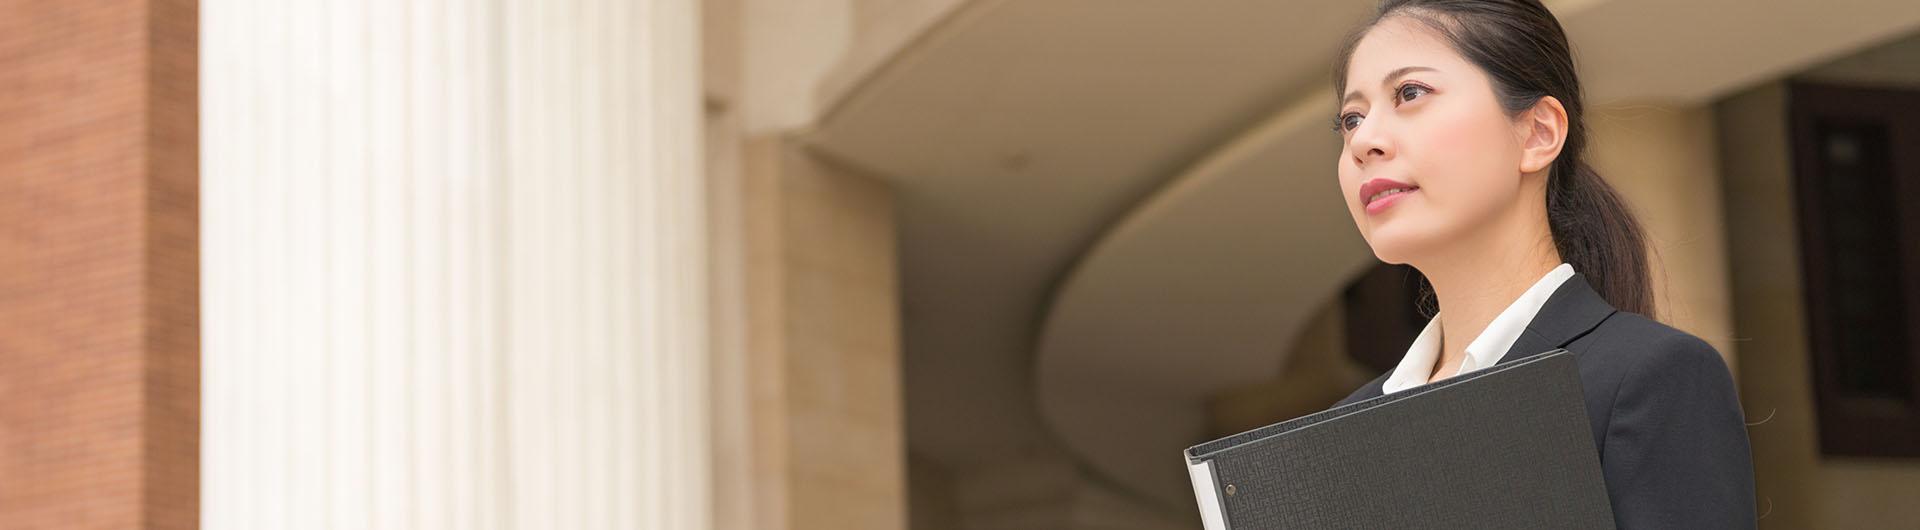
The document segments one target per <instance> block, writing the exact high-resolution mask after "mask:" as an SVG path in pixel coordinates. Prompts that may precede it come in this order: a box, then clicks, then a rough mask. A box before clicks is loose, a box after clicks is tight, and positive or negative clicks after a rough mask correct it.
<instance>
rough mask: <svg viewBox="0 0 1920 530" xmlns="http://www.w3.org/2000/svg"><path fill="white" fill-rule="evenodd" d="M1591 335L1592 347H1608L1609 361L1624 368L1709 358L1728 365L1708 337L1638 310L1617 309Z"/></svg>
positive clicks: (1698, 360)
mask: <svg viewBox="0 0 1920 530" xmlns="http://www.w3.org/2000/svg"><path fill="white" fill-rule="evenodd" d="M1592 335H1593V337H1592V338H1593V342H1592V347H1598V348H1603V349H1605V350H1606V351H1607V354H1606V357H1607V361H1608V364H1612V365H1616V366H1619V367H1620V368H1622V369H1625V368H1630V367H1633V366H1639V365H1645V364H1667V363H1674V362H1682V363H1688V362H1691V363H1698V362H1704V361H1707V360H1709V359H1711V360H1712V361H1714V362H1717V363H1719V364H1720V365H1721V367H1722V368H1725V366H1726V361H1725V360H1724V359H1722V358H1721V357H1720V351H1719V350H1718V349H1716V348H1714V347H1713V345H1712V344H1709V343H1707V341H1706V340H1704V339H1701V338H1700V337H1698V336H1695V335H1694V334H1692V333H1687V332H1685V331H1681V330H1679V329H1676V328H1674V327H1673V326H1669V325H1667V324H1665V323H1662V322H1660V321H1657V320H1653V319H1650V318H1647V317H1645V316H1643V315H1640V314H1638V313H1629V312H1626V311H1618V312H1615V313H1614V314H1613V315H1612V316H1610V317H1608V318H1607V320H1606V321H1605V322H1601V323H1600V325H1599V326H1598V327H1596V328H1594V331H1593V333H1592Z"/></svg>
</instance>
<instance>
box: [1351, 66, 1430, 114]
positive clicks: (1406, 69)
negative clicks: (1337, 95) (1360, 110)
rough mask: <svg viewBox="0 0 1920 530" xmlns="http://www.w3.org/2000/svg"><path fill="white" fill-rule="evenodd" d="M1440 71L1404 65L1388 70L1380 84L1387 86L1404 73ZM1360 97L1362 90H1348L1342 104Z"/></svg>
mask: <svg viewBox="0 0 1920 530" xmlns="http://www.w3.org/2000/svg"><path fill="white" fill-rule="evenodd" d="M1438 71H1439V70H1436V69H1433V68H1429V67H1425V66H1402V67H1399V68H1395V69H1394V70H1393V71H1391V72H1387V75H1386V77H1382V78H1380V85H1381V86H1386V85H1387V83H1391V82H1393V80H1394V79H1395V78H1398V77H1400V76H1403V75H1407V74H1411V73H1414V72H1438ZM1359 97H1361V96H1360V91H1358V90H1354V91H1349V92H1347V97H1344V98H1341V99H1340V105H1341V106H1343V107H1344V106H1346V105H1347V104H1348V103H1351V102H1353V100H1354V99H1355V98H1359Z"/></svg>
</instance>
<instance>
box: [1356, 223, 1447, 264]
mask: <svg viewBox="0 0 1920 530" xmlns="http://www.w3.org/2000/svg"><path fill="white" fill-rule="evenodd" d="M1426 236H1428V234H1423V233H1407V232H1406V231H1397V230H1383V231H1379V232H1375V233H1373V234H1371V235H1370V237H1368V238H1367V245H1368V246H1370V247H1372V248H1373V257H1375V258H1379V259H1380V261H1381V262H1384V263H1392V264H1401V263H1407V262H1410V261H1413V256H1417V255H1420V254H1421V253H1422V249H1425V248H1427V247H1428V244H1427V243H1428V242H1429V241H1431V239H1432V238H1430V237H1426Z"/></svg>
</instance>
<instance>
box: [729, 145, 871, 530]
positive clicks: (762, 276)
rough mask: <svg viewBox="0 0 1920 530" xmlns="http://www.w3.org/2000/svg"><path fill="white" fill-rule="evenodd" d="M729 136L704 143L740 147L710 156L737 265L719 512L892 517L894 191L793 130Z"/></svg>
mask: <svg viewBox="0 0 1920 530" xmlns="http://www.w3.org/2000/svg"><path fill="white" fill-rule="evenodd" d="M724 121H725V120H715V121H710V125H709V126H710V127H715V129H714V130H715V131H728V130H732V131H737V130H738V129H737V128H734V127H732V126H731V125H728V124H726V123H724ZM715 136H718V135H716V134H713V133H711V132H710V134H709V137H710V138H711V137H715ZM723 140H724V139H723ZM733 141H736V142H740V143H739V145H738V146H736V147H735V148H733V149H731V152H728V151H729V149H727V148H716V149H715V150H714V152H712V153H711V154H712V155H713V156H715V157H716V158H719V159H723V162H724V159H726V158H728V157H730V156H736V155H737V157H738V158H737V159H735V160H733V161H732V162H731V163H721V164H716V165H714V166H713V167H714V168H715V170H716V171H717V173H716V174H715V175H714V178H715V187H714V192H715V194H716V197H714V198H713V202H714V204H716V206H718V207H720V208H717V211H718V213H717V215H718V216H720V217H727V216H731V218H730V219H728V218H716V219H715V221H714V227H715V229H716V231H717V232H718V233H716V241H717V244H716V247H717V248H716V253H717V254H718V255H717V257H716V260H715V261H716V267H717V268H718V269H719V270H720V271H721V272H720V273H719V274H722V275H725V276H728V277H731V278H733V279H732V280H725V279H719V280H717V281H716V284H717V285H716V291H717V293H718V294H717V296H718V298H717V299H716V300H717V301H716V303H717V304H719V305H721V306H724V307H722V308H718V310H719V311H721V312H723V313H726V315H725V316H726V318H720V319H716V328H715V335H716V336H715V343H716V346H717V352H716V359H715V367H716V370H715V372H714V377H715V378H716V381H715V385H714V388H715V390H716V396H715V398H714V399H715V403H716V405H715V406H716V409H718V410H719V411H720V412H719V413H717V414H716V416H715V418H714V422H715V429H716V436H715V437H716V439H717V441H716V444H717V446H718V449H717V453H716V455H715V458H716V462H715V466H716V484H715V497H716V499H715V503H714V508H715V510H716V512H717V513H716V518H715V521H716V523H717V527H720V528H754V529H792V530H813V529H820V530H826V529H834V530H839V529H894V528H903V527H905V525H906V524H907V519H906V517H907V505H906V503H907V496H906V439H905V425H904V419H903V417H902V410H901V398H900V396H901V390H900V340H899V318H900V317H899V307H898V298H899V295H898V293H899V286H898V279H897V275H896V272H895V271H896V269H897V267H896V265H895V257H894V255H895V251H894V238H895V236H894V220H893V210H892V208H893V205H892V192H891V191H890V190H889V189H888V188H887V187H886V186H884V185H882V184H880V183H879V182H878V181H876V180H873V179H871V178H867V177H865V176H862V175H859V174H857V173H855V172H853V171H848V170H846V169H843V168H838V167H835V166H833V165H831V164H828V163H824V162H822V161H820V160H818V159H816V158H815V157H813V156H812V155H809V154H807V153H806V152H804V151H803V150H802V148H801V147H799V146H798V144H797V142H795V141H794V140H793V139H792V138H791V137H786V136H762V137H755V138H750V139H742V138H739V137H735V138H733Z"/></svg>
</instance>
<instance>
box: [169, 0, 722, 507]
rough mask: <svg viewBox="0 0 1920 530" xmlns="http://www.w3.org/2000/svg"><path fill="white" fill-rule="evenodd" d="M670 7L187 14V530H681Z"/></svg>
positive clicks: (685, 381) (702, 262) (683, 151)
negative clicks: (194, 352) (191, 374)
mask: <svg viewBox="0 0 1920 530" xmlns="http://www.w3.org/2000/svg"><path fill="white" fill-rule="evenodd" d="M696 7H697V6H696V5H695V4H694V3H693V1H692V0H649V1H645V2H630V1H624V0H492V1H474V2H461V1H452V0H441V1H428V0H412V1H399V2H394V1H375V0H351V1H342V2H292V1H284V0H274V1H257V0H206V1H204V2H203V3H202V4H201V13H202V17H203V20H202V27H201V31H202V34H201V43H202V44H201V47H200V49H201V62H202V64H201V72H202V74H201V75H202V80H201V97H202V101H201V109H202V113H203V114H202V124H201V127H202V134H203V138H202V142H201V145H202V150H203V151H202V162H201V163H202V176H201V182H202V223H201V226H202V230H203V232H204V233H203V234H202V238H203V239H202V271H203V278H202V285H203V289H204V292H203V293H202V301H203V302H202V303H203V313H202V322H203V326H204V327H203V348H204V350H203V354H202V355H203V358H202V363H203V366H204V368H203V369H204V371H205V373H204V374H203V380H202V388H203V406H202V446H201V449H202V450H201V454H202V456H201V462H202V477H201V480H202V488H203V491H202V496H201V499H202V519H203V522H204V523H205V525H206V527H208V528H463V529H464V528H623V529H624V528H671V529H681V528H694V529H697V528H705V527H708V526H710V524H709V521H708V518H709V514H708V509H707V506H708V500H707V491H708V490H709V485H708V484H707V480H708V479H707V477H708V469H707V468H708V462H707V453H706V450H705V447H706V446H707V437H708V435H707V428H706V424H705V421H706V420H705V416H706V411H705V407H706V399H707V397H706V396H707V393H706V388H705V385H706V381H707V377H706V375H705V374H706V366H705V360H706V356H705V353H706V350H707V344H706V341H707V320H706V316H707V314H708V312H707V308H706V292H705V291H706V285H707V281H706V278H705V274H706V256H707V254H706V250H705V244H706V234H705V227H704V219H705V212H704V210H703V205H704V201H705V198H704V190H703V189H702V185H703V183H702V180H701V178H700V175H701V167H700V164H701V156H702V154H701V153H702V151H701V146H700V122H699V119H700V118H699V108H700V107H699V95H698V86H697V83H698V82H699V79H700V76H699V71H698V64H697V62H696V61H697V58H698V48H697V42H698V35H697V31H698V25H697V24H698V22H697V19H696V17H697V12H696Z"/></svg>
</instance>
